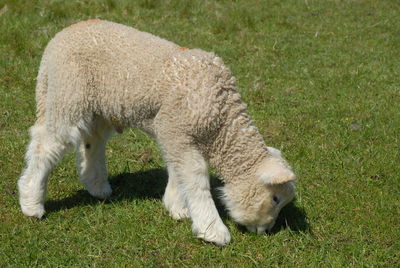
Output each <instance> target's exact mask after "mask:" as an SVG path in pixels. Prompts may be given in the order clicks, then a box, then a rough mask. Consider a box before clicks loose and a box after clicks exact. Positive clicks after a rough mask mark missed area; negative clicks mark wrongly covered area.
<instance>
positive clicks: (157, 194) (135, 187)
mask: <svg viewBox="0 0 400 268" xmlns="http://www.w3.org/2000/svg"><path fill="white" fill-rule="evenodd" d="M167 179H168V175H167V173H166V171H165V170H164V169H151V170H147V171H140V172H135V173H121V174H118V175H116V176H112V177H110V178H109V180H110V184H111V188H112V189H113V193H112V195H111V197H110V198H108V199H106V200H98V199H96V198H94V197H92V196H91V195H90V194H89V193H88V192H87V191H86V190H79V191H77V192H76V193H75V194H74V195H72V196H70V197H67V198H64V199H61V200H48V201H46V210H47V211H48V212H55V211H59V210H64V209H70V208H74V207H78V206H86V205H95V204H96V203H99V202H105V203H109V202H119V201H123V200H128V201H129V200H135V199H139V200H144V199H161V198H162V195H163V194H164V190H165V187H166V185H167Z"/></svg>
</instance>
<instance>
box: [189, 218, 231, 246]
mask: <svg viewBox="0 0 400 268" xmlns="http://www.w3.org/2000/svg"><path fill="white" fill-rule="evenodd" d="M193 232H194V233H195V234H196V236H197V237H198V238H201V239H204V240H205V241H208V242H211V243H214V244H216V245H218V246H224V245H227V244H229V242H231V234H230V233H229V231H228V228H226V226H225V225H224V224H223V223H221V224H218V225H217V226H215V225H214V224H212V226H209V227H208V228H206V229H205V230H203V231H200V230H198V229H196V227H194V226H193Z"/></svg>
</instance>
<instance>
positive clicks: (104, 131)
mask: <svg viewBox="0 0 400 268" xmlns="http://www.w3.org/2000/svg"><path fill="white" fill-rule="evenodd" d="M112 130H113V128H112V126H111V125H110V124H109V123H108V122H106V121H104V120H102V119H96V120H95V121H94V124H93V127H92V128H91V130H90V133H89V134H86V135H83V138H82V140H81V142H80V144H79V147H78V148H77V169H78V173H79V175H80V182H81V183H82V184H83V186H84V187H85V188H86V189H87V190H88V192H89V193H90V194H91V195H92V196H94V197H96V198H100V199H105V198H107V197H109V196H110V195H111V192H112V190H111V186H110V183H109V182H108V174H107V167H106V157H105V153H106V144H107V140H108V138H109V137H110V135H111V133H112Z"/></svg>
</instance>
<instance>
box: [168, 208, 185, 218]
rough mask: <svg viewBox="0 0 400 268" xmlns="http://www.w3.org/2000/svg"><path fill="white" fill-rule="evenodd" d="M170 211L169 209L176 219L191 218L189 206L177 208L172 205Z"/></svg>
mask: <svg viewBox="0 0 400 268" xmlns="http://www.w3.org/2000/svg"><path fill="white" fill-rule="evenodd" d="M168 211H169V215H170V216H171V217H172V218H173V219H174V220H181V219H185V218H190V216H189V210H188V209H187V208H175V207H172V208H170V209H169V210H168Z"/></svg>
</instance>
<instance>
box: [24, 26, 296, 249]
mask: <svg viewBox="0 0 400 268" xmlns="http://www.w3.org/2000/svg"><path fill="white" fill-rule="evenodd" d="M36 102H37V121H36V123H35V124H34V126H33V127H32V128H31V129H30V134H31V142H30V144H29V147H28V150H27V153H26V161H27V167H26V169H25V170H24V172H23V174H22V176H21V178H20V179H19V181H18V187H19V199H20V205H21V208H22V212H23V213H24V214H25V215H27V216H34V217H37V218H41V217H42V216H43V214H44V213H45V210H44V201H45V195H46V188H47V179H48V175H49V173H50V171H51V170H52V168H53V166H54V165H55V164H56V162H57V161H59V160H60V158H61V156H62V155H63V153H64V152H65V150H66V149H67V148H68V147H71V146H73V147H75V148H76V151H77V166H78V171H79V174H80V181H81V183H82V184H83V185H84V187H85V188H86V189H87V190H88V191H89V193H90V194H91V195H93V196H95V197H97V198H107V197H108V196H110V194H111V187H110V184H109V182H108V179H107V170H106V161H105V148H106V142H107V139H108V138H109V137H110V135H111V134H112V133H113V132H114V131H118V132H120V131H122V129H123V128H125V127H137V128H140V129H142V130H144V131H145V132H147V133H149V134H150V135H151V136H153V137H154V138H155V139H156V140H157V142H158V143H159V145H160V147H161V150H162V153H163V157H164V160H165V162H166V164H167V169H168V174H169V179H168V185H167V187H166V190H165V195H164V197H163V203H164V206H165V208H166V209H167V210H168V211H169V213H170V215H171V216H172V217H173V218H174V219H180V218H184V217H190V218H191V219H192V222H193V225H192V229H193V232H194V233H195V234H196V235H197V237H200V238H203V239H204V240H206V241H211V242H214V243H216V244H218V245H223V244H227V243H229V242H230V240H231V236H230V234H229V231H228V229H227V227H226V226H225V225H224V223H223V222H222V220H221V218H220V217H219V215H218V211H217V209H216V207H215V204H214V202H213V199H212V197H211V194H210V184H209V175H208V163H209V165H210V166H212V167H214V168H215V169H216V170H217V171H218V173H219V174H220V175H221V179H222V181H223V182H224V186H223V188H222V193H223V201H224V203H225V205H226V208H227V210H228V211H229V214H230V216H231V217H232V218H233V219H234V220H235V221H236V222H237V223H239V224H242V225H245V226H246V227H247V228H248V229H249V230H250V231H253V232H257V233H263V232H264V231H265V230H266V229H270V228H272V226H273V225H274V223H275V220H276V218H277V216H278V213H279V211H280V210H281V208H282V207H283V206H285V205H286V204H287V203H288V202H290V201H291V200H292V199H293V198H294V185H293V181H294V180H295V175H294V173H293V172H292V170H291V168H290V167H289V165H288V164H287V162H286V161H285V160H284V159H283V158H282V156H281V153H280V151H279V150H277V149H274V148H271V147H266V146H265V143H264V141H263V139H262V137H261V135H260V134H259V132H258V130H257V128H256V127H254V126H253V124H252V121H251V119H250V118H249V116H248V115H247V114H246V112H245V110H246V106H245V104H243V103H242V102H241V100H240V95H239V93H238V92H237V90H236V86H235V79H234V77H232V75H231V73H230V71H229V69H228V68H227V67H225V66H224V64H223V62H222V60H221V59H220V58H218V57H217V56H215V55H214V54H212V53H208V52H204V51H202V50H199V49H190V50H188V49H186V48H183V47H180V46H177V45H176V44H174V43H171V42H169V41H166V40H163V39H161V38H159V37H157V36H154V35H151V34H149V33H145V32H140V31H138V30H136V29H133V28H131V27H127V26H124V25H120V24H116V23H112V22H108V21H102V20H90V21H84V22H79V23H77V24H74V25H72V26H70V27H68V28H66V29H64V30H63V31H61V32H60V33H58V34H57V35H56V36H55V37H54V38H53V39H52V40H51V41H50V43H49V44H48V46H47V48H46V50H45V52H44V55H43V58H42V61H41V65H40V70H39V75H38V79H37V87H36ZM206 159H207V161H206Z"/></svg>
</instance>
